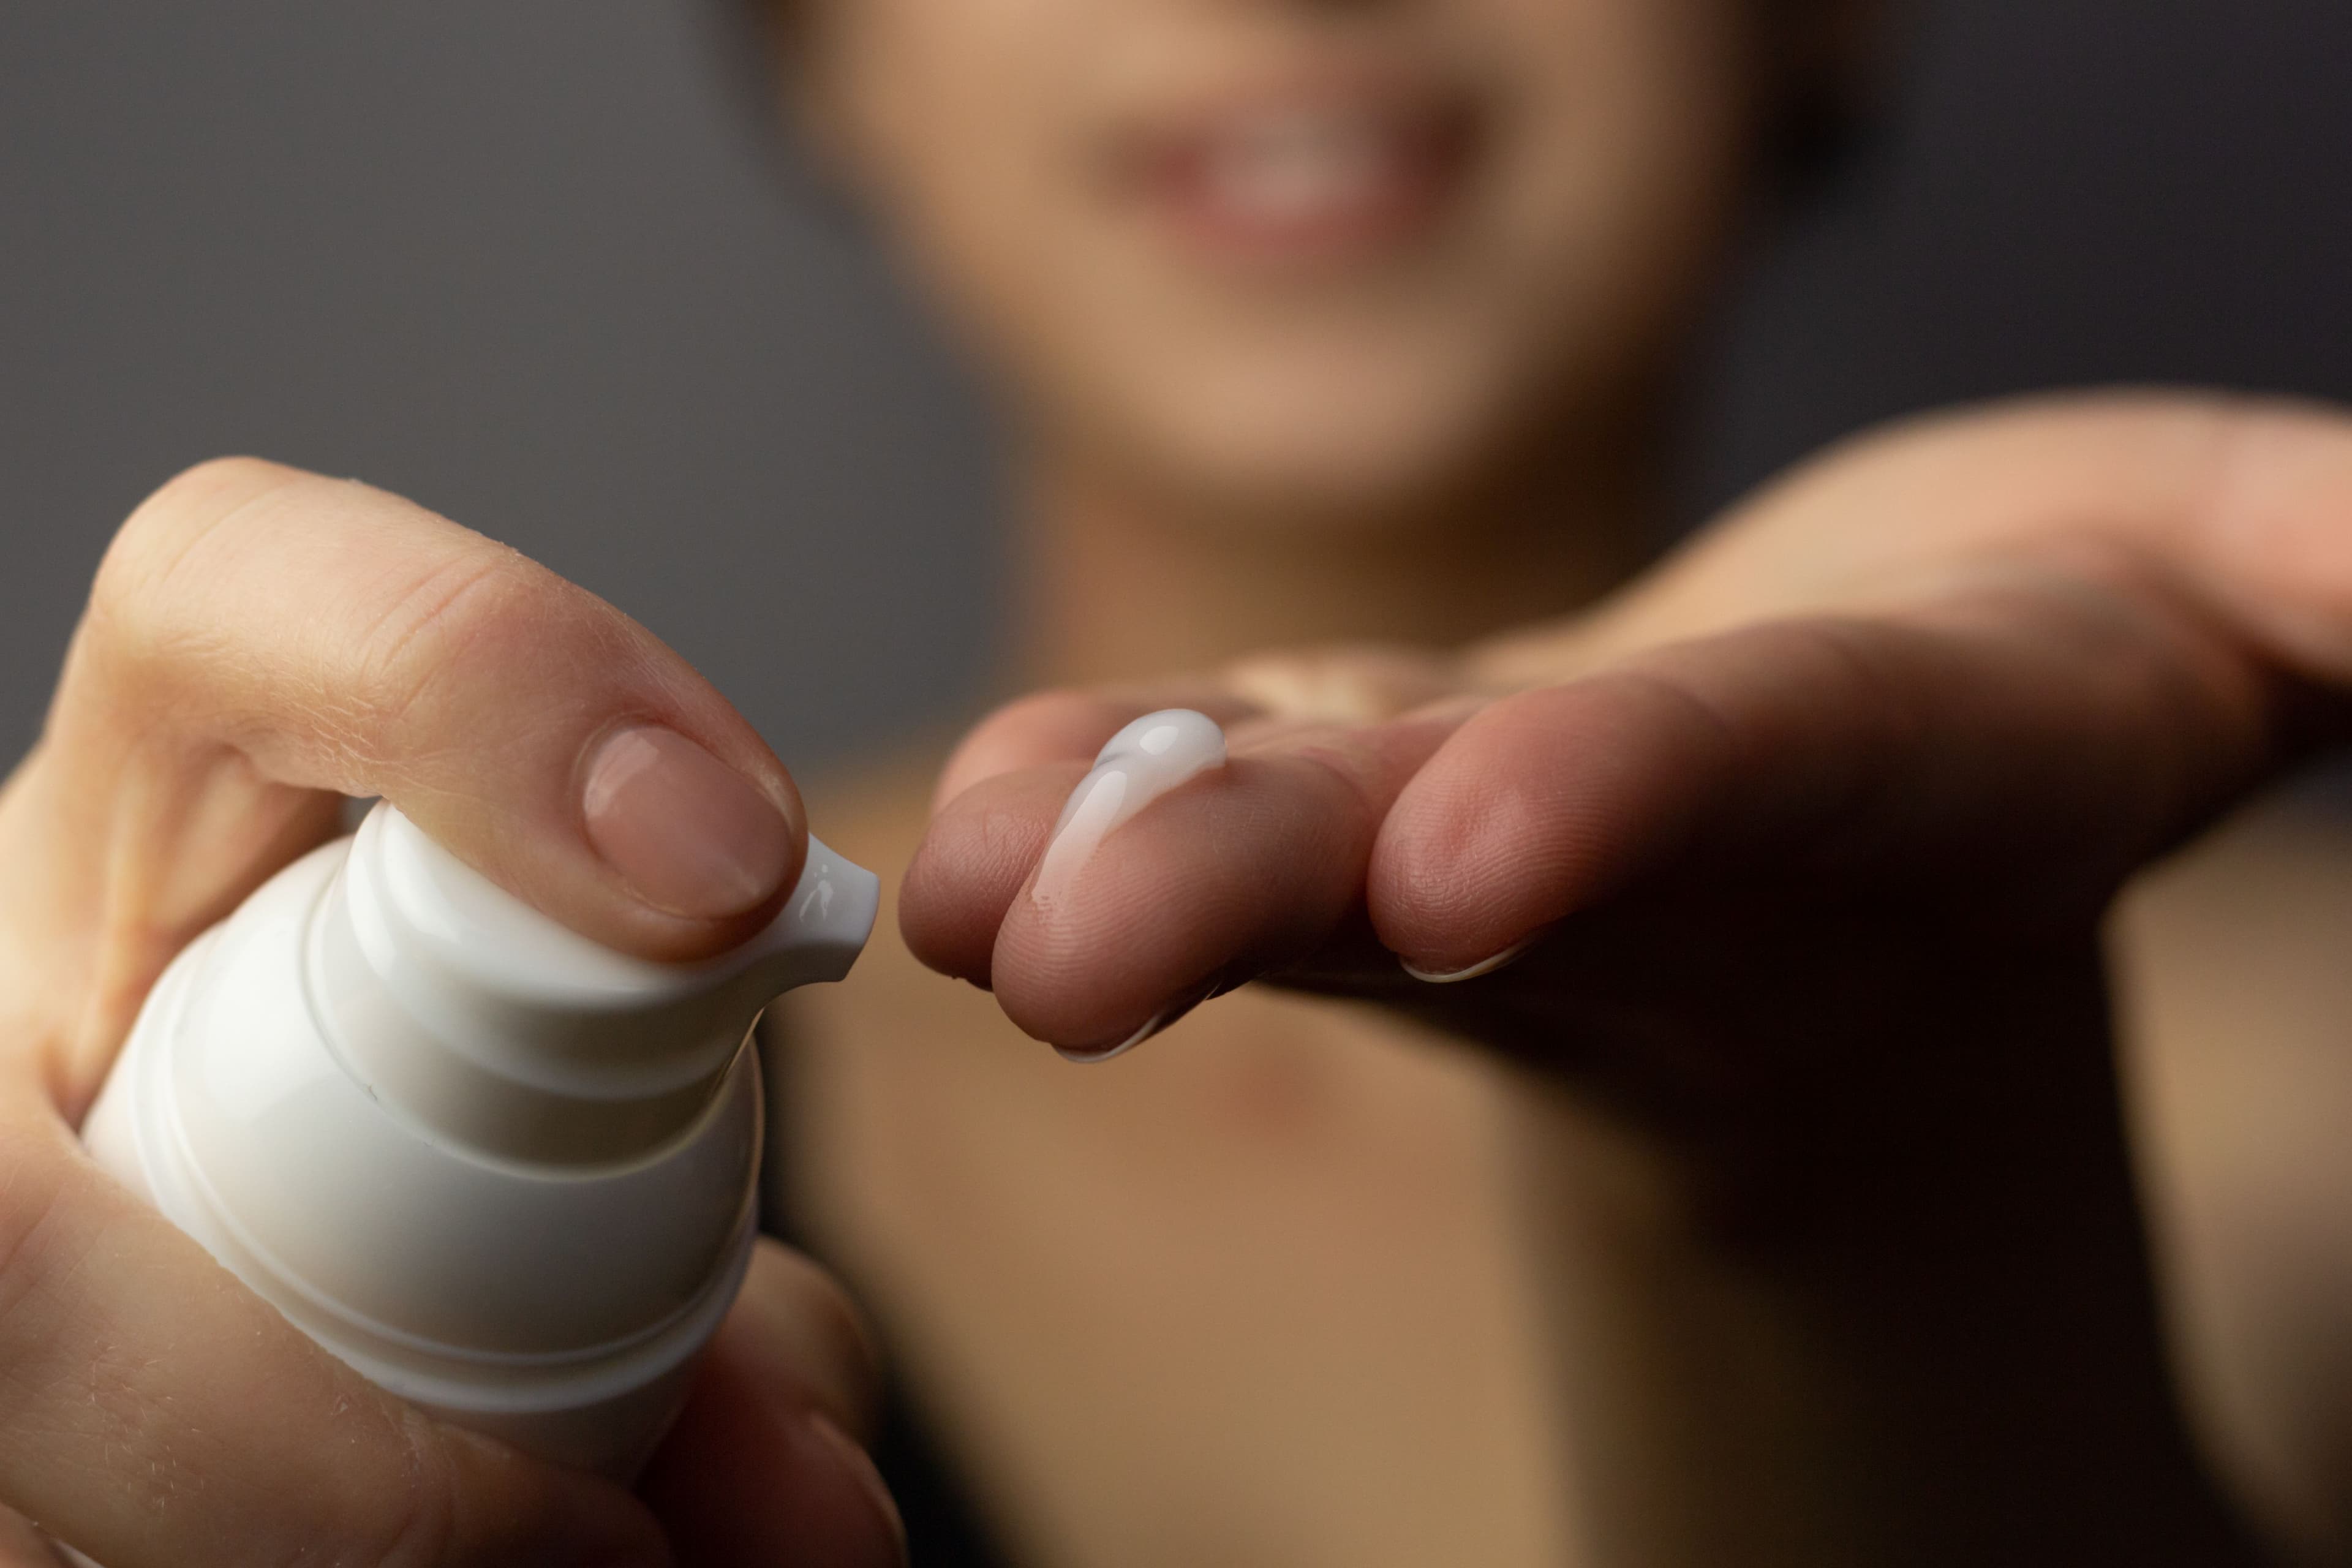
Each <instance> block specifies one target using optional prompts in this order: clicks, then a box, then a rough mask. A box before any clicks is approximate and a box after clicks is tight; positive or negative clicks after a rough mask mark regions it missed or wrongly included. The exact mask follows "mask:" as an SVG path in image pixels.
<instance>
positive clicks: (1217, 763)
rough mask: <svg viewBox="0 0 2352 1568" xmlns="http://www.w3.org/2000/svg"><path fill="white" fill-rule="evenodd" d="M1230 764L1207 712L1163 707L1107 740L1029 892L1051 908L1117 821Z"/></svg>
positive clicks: (1056, 832)
mask: <svg viewBox="0 0 2352 1568" xmlns="http://www.w3.org/2000/svg"><path fill="white" fill-rule="evenodd" d="M1224 765H1225V732H1224V731H1223V730H1221V729H1219V728H1218V727H1217V721H1215V720H1214V719H1212V718H1210V717H1209V716H1208V715H1207V714H1206V713H1196V712H1194V711H1193V710H1191V709H1190V708H1163V709H1161V710H1160V711H1159V712H1157V713H1146V714H1145V715H1144V716H1143V717H1142V718H1140V719H1138V720H1137V721H1135V722H1134V723H1132V724H1129V726H1128V727H1127V728H1126V729H1124V730H1121V731H1119V732H1118V734H1116V735H1113V736H1112V737H1111V738H1110V740H1109V741H1108V742H1106V743H1105V744H1104V746H1103V749H1102V750H1101V751H1100V752H1097V753H1096V754H1095V765H1094V768H1093V770H1092V771H1091V772H1089V773H1087V776H1086V777H1085V778H1083V779H1081V780H1079V781H1078V787H1077V788H1076V789H1074V790H1072V791H1071V792H1070V800H1069V804H1068V805H1065V806H1064V807H1062V819H1061V820H1060V821H1059V822H1057V823H1055V825H1054V837H1052V838H1051V839H1049V840H1048V841H1047V842H1046V845H1045V858H1044V859H1043V860H1041V861H1040V862H1038V866H1037V880H1036V881H1035V883H1034V884H1033V885H1032V887H1031V889H1030V894H1029V896H1030V897H1031V898H1033V899H1034V900H1036V901H1037V903H1038V904H1039V905H1040V906H1041V907H1044V908H1046V909H1051V908H1053V907H1054V906H1055V905H1056V904H1058V903H1060V902H1061V901H1062V900H1063V898H1064V897H1065V896H1066V894H1067V893H1068V890H1069V887H1070V883H1071V881H1072V879H1075V878H1076V876H1077V874H1078V870H1079V868H1081V867H1083V866H1084V865H1085V864H1086V863H1087V861H1088V860H1089V859H1091V858H1093V856H1094V852H1095V850H1096V849H1097V848H1098V847H1101V844H1102V841H1103V840H1104V839H1105V838H1107V837H1109V836H1110V833H1111V830H1112V829H1113V828H1115V827H1117V826H1118V825H1119V824H1120V823H1122V822H1125V821H1126V820H1127V819H1128V818H1129V817H1131V816H1134V815H1135V814H1136V813H1137V812H1139V811H1141V810H1142V809H1143V808H1144V807H1145V806H1147V805H1150V804H1151V803H1152V802H1153V801H1155V800H1158V799H1159V798H1160V796H1161V795H1166V794H1167V793H1168V792H1169V791H1170V790H1171V789H1174V788H1175V787H1176V786H1177V785H1178V784H1183V783H1184V782H1186V781H1187V780H1189V779H1192V778H1197V777H1198V776H1199V775H1201V774H1202V773H1207V772H1208V771H1209V770H1210V769H1211V768H1221V767H1223V766H1224Z"/></svg>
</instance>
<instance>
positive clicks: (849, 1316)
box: [720, 1237, 882, 1441]
mask: <svg viewBox="0 0 2352 1568" xmlns="http://www.w3.org/2000/svg"><path fill="white" fill-rule="evenodd" d="M720 1334H721V1336H722V1337H724V1338H726V1339H727V1340H728V1341H729V1342H730V1343H731V1344H733V1345H734V1347H735V1350H734V1352H733V1355H734V1359H735V1360H736V1361H737V1362H738V1363H740V1364H741V1365H742V1366H743V1367H745V1368H746V1369H748V1370H750V1371H751V1372H754V1373H756V1374H757V1376H758V1378H759V1381H760V1382H761V1385H762V1386H764V1387H769V1388H774V1389H780V1390H791V1391H796V1392H797V1393H798V1394H799V1395H800V1397H801V1398H802V1399H803V1402H804V1403H806V1404H808V1405H812V1406H814V1408H816V1409H818V1410H821V1411H823V1412H824V1414H825V1415H826V1416H827V1417H829V1418H830V1419H831V1420H832V1422H833V1423H834V1425H835V1426H838V1427H840V1428H841V1429H842V1430H843V1431H844V1432H846V1433H848V1434H849V1435H850V1436H853V1437H856V1438H857V1439H858V1440H860V1441H863V1440H865V1439H866V1438H867V1437H870V1436H873V1435H874V1422H875V1418H876V1415H877V1406H878V1403H879V1400H880V1390H881V1386H882V1373H881V1367H880V1363H879V1362H878V1360H877V1356H876V1354H875V1350H874V1342H873V1339H872V1337H871V1336H870V1335H869V1334H868V1333H867V1332H866V1325H865V1322H864V1321H863V1320H862V1319H861V1318H860V1317H859V1316H858V1313H857V1310H856V1308H855V1307H853V1306H852V1305H851V1304H850V1301H849V1298H848V1296H847V1295H846V1294H845V1292H844V1291H843V1290H842V1289H841V1287H840V1286H839V1285H838V1284H836V1283H835V1282H834V1279H833V1277H832V1276H831V1275H829V1274H827V1273H826V1272H825V1271H824V1269H822V1268H818V1267H817V1266H816V1265H815V1264H814V1263H812V1262H810V1261H809V1260H808V1259H807V1258H803V1257H802V1256H801V1255H800V1254H798V1253H796V1252H793V1251H792V1250H791V1249H790V1248H788V1247H783V1246H782V1245H781V1244H779V1243H777V1242H774V1241H771V1240H768V1239H766V1238H764V1237H763V1238H761V1241H760V1243H759V1245H758V1247H757V1248H756V1250H755V1251H754V1252H753V1253H752V1255H751V1271H750V1273H749V1274H748V1275H746V1276H745V1278H744V1280H743V1289H742V1292H741V1294H740V1295H739V1296H738V1297H737V1298H736V1301H735V1305H734V1308H733V1309H732V1310H730V1312H729V1314H728V1317H727V1321H726V1323H725V1325H724V1326H723V1327H722V1328H721V1330H720Z"/></svg>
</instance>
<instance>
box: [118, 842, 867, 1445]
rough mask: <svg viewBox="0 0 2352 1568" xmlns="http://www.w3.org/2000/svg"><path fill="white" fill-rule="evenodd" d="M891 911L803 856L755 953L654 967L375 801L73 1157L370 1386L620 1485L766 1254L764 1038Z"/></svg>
mask: <svg viewBox="0 0 2352 1568" xmlns="http://www.w3.org/2000/svg"><path fill="white" fill-rule="evenodd" d="M877 892H878V889H877V883H876V880H875V878H874V876H873V874H872V873H870V872H867V871H865V870H862V869H860V868H857V867H856V866H853V865H851V864H849V863H848V862H847V861H845V860H843V859H842V858H840V857H838V856H836V855H835V854H833V853H832V852H831V851H829V850H827V849H826V848H825V847H824V846H823V845H821V844H819V843H817V842H815V841H814V839H812V840H811V841H810V843H809V852H808V864H807V869H806V870H805V871H804V872H803V874H802V877H801V880H800V883H799V885H798V886H797V887H796V888H795V889H793V894H792V897H791V898H790V899H789V900H787V901H786V903H785V905H784V907H783V910H782V912H781V913H780V914H779V915H778V916H777V917H776V920H775V921H774V922H773V923H772V925H770V926H769V927H768V929H767V930H766V931H763V932H762V933H761V935H760V936H759V937H757V938H756V939H754V940H753V941H751V942H748V943H746V944H745V945H744V946H742V947H740V948H739V949H737V950H736V951H734V952H730V953H727V954H724V955H722V956H721V957H719V958H716V959H713V960H710V961H709V962H707V963H693V964H662V963H647V962H645V961H643V960H639V959H635V958H630V957H627V956H625V955H623V954H620V953H616V952H611V951H609V950H607V949H605V948H603V947H600V946H598V945H596V944H595V943H593V942H589V941H588V940H586V939H585V938H583V937H581V936H578V935H575V934H574V933H573V932H572V931H568V930H566V929H565V928H564V927H562V926H561V925H559V924H557V923H556V922H555V921H551V920H550V919H548V918H547V917H546V916H544V915H542V914H540V913H539V912H538V911H537V910H533V909H531V908H530V906H528V905H526V904H524V903H523V902H521V901H520V900H518V899H516V898H514V897H513V896H512V895H510V894H509V893H507V892H506V891H505V890H504V889H500V888H499V887H497V886H496V885H495V884H493V883H492V882H490V881H489V880H488V879H486V878H484V877H482V876H481V875H479V874H478V873H477V872H475V871H474V870H473V869H472V868H469V867H467V866H466V865H465V864H464V863H463V862H461V861H459V860H458V859H457V858H456V857H455V856H453V855H451V854H449V853H448V852H447V851H446V850H445V849H443V848H441V847H439V846H438V845H436V844H435V843H434V842H433V841H432V840H430V839H429V838H427V837H425V835H424V834H423V833H422V832H421V831H419V830H418V829H417V828H416V826H415V825H414V824H412V823H410V822H409V821H408V819H407V818H406V817H404V816H401V815H400V813H399V812H397V811H396V810H394V809H393V808H392V807H391V806H390V805H378V806H377V807H376V808H375V809H374V810H373V812H371V813H370V814H369V816H368V817H367V819H366V820H365V821H364V822H363V823H362V825H361V826H360V830H359V832H358V833H357V834H356V835H355V836H354V837H351V838H348V839H343V840H340V841H338V842H336V843H334V844H331V845H328V846H326V847H322V848H320V849H319V850H317V851H316V852H314V853H312V854H310V855H309V856H307V857H305V858H302V859H301V860H299V861H298V862H296V863H295V864H294V865H292V866H289V867H288V868H286V869H285V870H284V871H282V872H280V873H279V874H278V876H277V877H276V878H274V879H271V880H270V881H269V882H268V884H267V885H265V886H264V887H262V888H261V889H259V890H258V891H257V892H256V893H255V894H254V895H253V896H252V897H251V898H250V899H248V900H247V901H246V902H245V904H244V905H243V906H242V907H240V908H239V909H238V910H236V913H234V914H232V915H231V916H230V917H229V918H228V919H227V920H226V921H223V922H222V923H221V924H220V925H218V926H216V927H215V928H214V929H213V930H212V931H208V932H207V933H205V935H204V936H203V937H202V938H200V939H198V940H197V942H194V944H193V945H192V946H190V947H189V948H188V950H187V951H186V952H184V953H182V954H181V955H180V957H179V958H178V959H177V960H176V961H175V962H174V963H173V964H172V966H171V968H170V969H169V970H167V971H166V972H165V973H164V975H163V979H162V980H161V982H159V983H158V984H157V985H156V987H155V991H154V994H152V996H151V997H150V998H149V999H148V1003H147V1005H146V1009H145V1011H144V1012H143V1013H142V1015H141V1016H140V1019H139V1022H138V1024H137V1026H136V1027H135V1028H134V1029H133V1031H132V1033H131V1037H130V1040H129V1041H128V1043H127V1044H126V1045H125V1047H124V1048H123V1052H122V1056H121V1060H120V1061H119V1062H118V1063H117V1064H116V1067H115V1069H114V1073H113V1076H112V1077H111V1078H110V1079H109V1080H108V1083H107V1087H106V1089H104V1091H103V1092H102V1094H101V1095H100V1099H99V1101H98V1103H97V1105H96V1106H95V1107H94V1108H93V1109H92V1110H91V1112H90V1116H89V1121H88V1123H87V1125H86V1127H85V1129H84V1137H85V1140H86V1142H88V1144H89V1148H90V1150H91V1152H93V1153H94V1154H95V1155H96V1156H97V1157H98V1158H99V1160H100V1162H102V1163H104V1164H105V1165H106V1166H107V1167H108V1168H109V1169H110V1170H111V1171H112V1172H113V1173H115V1174H116V1175H117V1176H119V1177H121V1179H122V1180H124V1181H125V1182H128V1183H129V1184H131V1185H132V1186H133V1187H134V1188H136V1189H137V1190H138V1191H140V1192H141V1193H142V1194H144V1195H145V1196H146V1197H147V1198H148V1199H149V1200H150V1201H151V1202H152V1203H153V1204H154V1205H156V1207H158V1208H159V1209H161V1210H162V1211H163V1213H164V1215H167V1216H168V1217H170V1218H171V1219H172V1220H173V1223H175V1224H177V1225H178V1226H180V1227H181V1228H182V1229H184V1230H185V1231H187V1232H188V1233H189V1234H190V1235H192V1236H194V1237H195V1238H196V1239H197V1240H198V1241H200V1242H202V1243H203V1244H204V1245H205V1247H206V1248H207V1249H209V1250H210V1251H211V1252H212V1254H213V1255H214V1256H215V1258H219V1259H220V1260H221V1261H222V1262H223V1263H224V1264H226V1265H227V1266H228V1268H230V1269H232V1270H233V1271H234V1272H235V1273H236V1275H237V1277H238V1278H239V1279H243V1280H244V1281H245V1283H246V1284H247V1285H248V1286H250V1287H252V1288H253V1289H255V1290H256V1291H257V1292H259V1293H260V1294H261V1295H262V1296H263V1297H264V1298H266V1299H267V1300H269V1301H270V1302H272V1303H273V1304H274V1305H276V1306H277V1307H278V1310H281V1311H282V1312H284V1313H285V1314H286V1316H287V1317H288V1318H289V1319H290V1320H292V1321H293V1322H294V1323H295V1324H297V1325H298V1326H299V1327H300V1328H301V1329H302V1330H303V1331H305V1332H307V1333H309V1334H310V1337H311V1338H313V1339H315V1340H317V1341H318V1342H320V1343H321V1344H322V1345H324V1346H326V1347H327V1349H329V1350H330V1351H331V1352H334V1353H335V1354H336V1355H337V1356H340V1357H341V1359H342V1360H344V1361H345V1362H347V1363H350V1364H351V1365H352V1366H354V1367H356V1368H357V1369H358V1370H359V1371H360V1372H362V1373H364V1374H366V1375H367V1376H368V1377H369V1378H371V1379H373V1381H375V1382H376V1383H377V1384H381V1385H383V1387H385V1388H387V1389H389V1390H391V1391H392V1392H394V1393H395V1394H400V1395H402V1396H403V1397H404V1398H406V1399H409V1400H411V1401H413V1402H415V1403H416V1404H418V1405H425V1406H426V1407H428V1408H430V1409H432V1410H434V1411H436V1412H437V1413H438V1414H440V1415H444V1416H446V1417H447V1418H448V1419H450V1420H452V1421H455V1422H458V1423H460V1424H462V1425H465V1426H470V1427H473V1428H475V1429H477V1430H479V1431H486V1432H489V1433H493V1434H496V1435H498V1436H503V1437H506V1438H508V1439H509V1440H510V1441H513V1442H515V1443H517V1444H519V1445H520V1446H521V1447H525V1448H527V1449H530V1450H531V1451H532V1452H535V1453H537V1454H540V1455H541V1456H544V1457H546V1458H552V1459H555V1460H558V1461H560V1462H562V1463H566V1464H572V1465H577V1466H581V1467H583V1468H590V1469H594V1470H597V1471H600V1472H602V1473H604V1474H605V1475H608V1476H612V1477H614V1478H616V1479H628V1478H630V1477H632V1476H633V1475H635V1472H636V1470H637V1469H638V1468H639V1467H640V1466H641V1465H642V1464H643V1463H644V1461H645V1459H646V1457H647V1455H648V1454H649V1453H650V1452H651V1450H652V1449H653V1447H654V1446H655V1445H656V1443H657V1442H658V1441H659V1440H660V1437H661V1435H662V1433H663V1431H664V1430H665V1429H666V1428H667V1425H668V1423H669V1422H670V1420H671V1419H672V1417H673V1416H674V1415H676V1414H677V1407H678V1405H679V1403H680V1402H681V1400H682V1399H683V1397H684V1394H685V1390H686V1386H687V1383H688V1377H689V1375H690V1373H691V1372H692V1368H693V1363H694V1359H695V1356H696V1353H697V1352H698V1351H699V1350H700V1349H701V1347H702V1345H703V1344H704V1342H706V1341H707V1340H708V1339H709V1336H710V1334H711V1332H712V1331H714V1330H715V1329H716V1328H717V1327H718V1324H719V1320H720V1318H721V1317H723V1316H724V1315H725V1313H726V1310H727V1308H728V1306H729V1304H730V1302H731V1301H732V1300H733V1299H734V1296H735V1291H736V1289H737V1287H738V1286H739V1285H740V1282H741V1280H742V1277H743V1270H744V1268H745V1267H746V1265H747V1263H748V1261H749V1258H750V1256H751V1242H752V1239H753V1237H754V1235H755V1219H756V1215H755V1208H756V1194H757V1192H758V1185H759V1160H760V1139H761V1090H760V1077H759V1064H758V1061H757V1058H756V1057H755V1055H754V1054H753V1053H752V1052H751V1051H750V1050H747V1049H745V1048H743V1047H744V1041H745V1037H746V1036H747V1035H748V1033H749V1032H750V1029H751V1025H752V1023H753V1022H754V1021H755V1020H756V1019H757V1017H758V1016H759V1014H760V1011H761V1008H763V1007H764V1006H766V1005H767V1004H768V1002H769V1001H770V1000H771V999H772V997H774V996H775V995H776V994H778V993H779V992H782V991H785V990H788V989H790V988H791V987H793V986H795V985H801V984H807V983H808V982H810V981H815V980H837V979H839V978H840V977H841V976H842V975H843V974H845V973H847V972H848V969H849V966H850V964H851V963H852V962H853V961H855V959H856V956H857V953H858V951H859V949H860V948H861V947H863V945H864V944H865V941H866V934H867V932H868V931H870V930H871V928H872V926H873V922H874V911H875V907H876V902H877Z"/></svg>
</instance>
